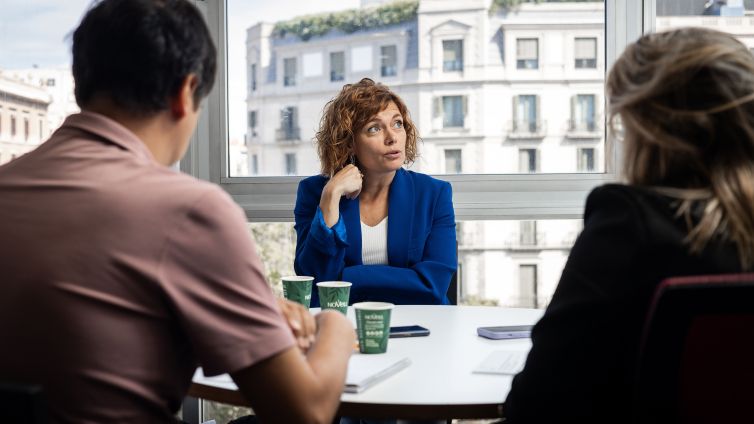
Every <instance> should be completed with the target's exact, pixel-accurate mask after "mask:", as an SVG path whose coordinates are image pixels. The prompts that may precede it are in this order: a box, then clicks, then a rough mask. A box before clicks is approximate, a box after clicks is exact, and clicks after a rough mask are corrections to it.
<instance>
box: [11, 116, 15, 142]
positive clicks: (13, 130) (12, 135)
mask: <svg viewBox="0 0 754 424" xmlns="http://www.w3.org/2000/svg"><path fill="white" fill-rule="evenodd" d="M10 136H11V137H15V136H16V117H15V116H13V115H11V117H10Z"/></svg>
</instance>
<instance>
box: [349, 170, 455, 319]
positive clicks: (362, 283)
mask: <svg viewBox="0 0 754 424" xmlns="http://www.w3.org/2000/svg"><path fill="white" fill-rule="evenodd" d="M452 199H453V196H452V188H451V186H450V184H448V183H443V185H442V189H441V190H440V193H439V195H438V196H437V199H436V201H435V205H434V207H433V211H432V226H431V229H430V232H429V236H428V237H427V241H426V243H425V244H424V251H423V253H422V257H421V261H419V262H417V263H415V264H413V265H412V266H410V267H408V268H401V267H395V266H389V265H354V266H349V267H346V268H345V269H344V270H343V279H344V280H345V281H351V282H353V286H352V287H351V301H352V302H360V301H364V300H370V296H371V300H373V299H375V298H379V299H380V300H384V301H386V302H391V303H395V304H417V305H418V304H431V305H438V304H447V303H448V300H447V297H446V294H447V291H448V286H449V285H450V279H451V278H452V276H453V273H455V272H456V268H457V266H458V259H457V257H456V256H457V254H456V252H457V246H456V231H455V227H456V222H455V213H454V211H453V200H452ZM388 237H389V235H388ZM375 294H377V295H376V296H375Z"/></svg>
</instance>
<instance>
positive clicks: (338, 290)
mask: <svg viewBox="0 0 754 424" xmlns="http://www.w3.org/2000/svg"><path fill="white" fill-rule="evenodd" d="M317 290H319V305H320V306H321V307H322V310H325V309H336V310H338V311H340V312H341V313H342V314H343V315H345V314H346V311H348V297H349V296H350V295H351V283H349V282H347V281H322V282H319V283H317Z"/></svg>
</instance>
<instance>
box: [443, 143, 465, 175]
mask: <svg viewBox="0 0 754 424" xmlns="http://www.w3.org/2000/svg"><path fill="white" fill-rule="evenodd" d="M461 159H462V157H461V149H446V150H445V173H446V174H460V173H462V172H463V165H462V164H461Z"/></svg>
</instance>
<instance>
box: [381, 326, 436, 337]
mask: <svg viewBox="0 0 754 424" xmlns="http://www.w3.org/2000/svg"><path fill="white" fill-rule="evenodd" d="M423 336H429V330H428V329H426V328H424V327H422V326H421V325H405V326H402V327H390V338H391V339H395V338H400V337H423Z"/></svg>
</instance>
